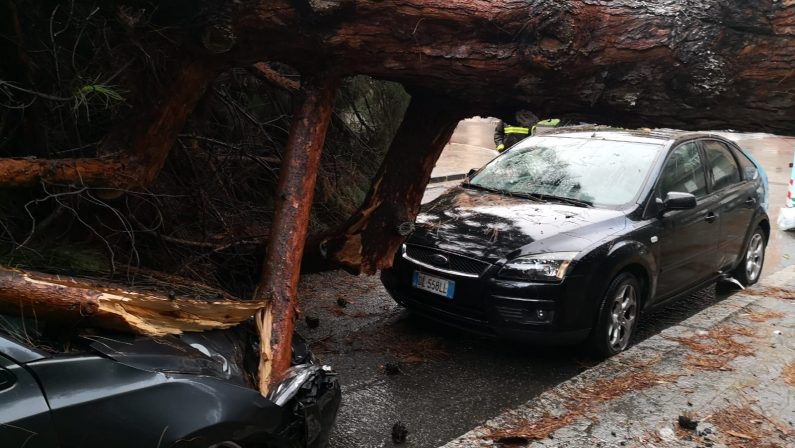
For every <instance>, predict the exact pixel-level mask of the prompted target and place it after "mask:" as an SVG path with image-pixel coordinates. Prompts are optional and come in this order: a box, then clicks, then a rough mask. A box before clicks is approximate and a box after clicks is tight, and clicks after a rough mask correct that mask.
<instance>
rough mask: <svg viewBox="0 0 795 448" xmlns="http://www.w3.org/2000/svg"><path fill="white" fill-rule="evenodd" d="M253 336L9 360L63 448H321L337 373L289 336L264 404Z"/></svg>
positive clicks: (199, 337) (183, 339)
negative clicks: (32, 384) (36, 395)
mask: <svg viewBox="0 0 795 448" xmlns="http://www.w3.org/2000/svg"><path fill="white" fill-rule="evenodd" d="M254 336H255V335H254V332H253V331H252V330H251V329H250V328H247V326H246V325H241V326H239V327H238V328H235V329H231V330H219V331H211V332H205V333H188V334H184V335H180V336H166V337H156V338H155V337H132V336H126V335H117V334H106V333H101V334H92V335H83V336H82V337H81V338H80V339H83V340H84V341H86V343H84V344H82V345H81V347H79V349H78V350H76V351H72V352H60V353H50V354H48V356H45V357H40V358H38V359H32V360H17V363H18V364H20V365H21V366H23V367H24V369H25V370H26V371H29V372H31V374H32V375H33V376H34V377H35V378H36V381H37V382H38V384H39V385H40V387H41V391H42V395H43V397H45V398H46V401H47V403H48V404H49V408H50V412H49V413H50V416H51V418H50V421H51V426H52V427H51V428H49V432H48V433H50V434H53V433H54V434H57V437H58V440H59V441H60V444H61V445H62V446H114V447H130V448H132V447H140V446H159V447H203V448H207V447H218V448H222V447H223V448H237V447H242V448H247V447H267V448H288V447H289V448H294V447H307V448H323V447H325V446H327V444H328V439H329V434H330V432H331V429H332V427H333V425H334V422H335V419H336V415H337V411H338V408H339V404H340V386H339V382H338V380H337V376H336V374H335V373H334V372H333V371H332V370H331V368H329V367H328V366H323V365H321V364H319V363H318V362H317V360H316V359H315V358H314V356H313V355H312V354H311V352H309V350H308V349H307V346H306V343H305V342H304V341H303V340H302V339H301V338H300V337H299V336H297V335H296V337H295V338H294V343H293V366H292V368H291V369H290V370H289V372H288V375H287V376H286V377H285V379H284V380H283V381H282V383H281V384H279V385H278V386H277V387H275V388H274V389H273V390H272V392H271V393H270V394H269V395H268V396H267V397H264V396H262V395H261V394H260V393H259V391H258V390H257V388H256V383H255V379H254V376H253V374H252V373H250V372H256V368H255V367H254V366H256V363H257V359H256V358H255V357H256V354H257V353H258V347H257V346H256V341H257V338H256V337H254ZM6 356H8V354H6ZM0 423H3V422H0ZM28 429H29V430H30V431H36V432H38V431H42V429H43V428H28ZM33 446H35V444H34V445H33Z"/></svg>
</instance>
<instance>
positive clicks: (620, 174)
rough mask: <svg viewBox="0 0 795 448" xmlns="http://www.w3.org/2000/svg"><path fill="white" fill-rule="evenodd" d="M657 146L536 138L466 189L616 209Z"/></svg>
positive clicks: (630, 194) (632, 192) (631, 195)
mask: <svg viewBox="0 0 795 448" xmlns="http://www.w3.org/2000/svg"><path fill="white" fill-rule="evenodd" d="M661 149H662V145H655V144H646V143H635V142H615V141H604V140H595V139H582V138H565V137H536V138H530V139H527V140H525V141H524V142H522V143H521V144H520V145H519V146H517V147H515V148H513V149H511V150H510V151H509V152H507V153H506V154H505V155H504V156H502V157H499V158H497V159H495V160H494V161H493V162H492V163H490V164H489V165H487V166H486V167H485V168H483V170H482V171H481V172H480V173H478V174H477V175H476V176H475V177H474V178H473V179H472V181H471V182H470V186H473V187H475V188H482V189H486V190H492V191H496V192H500V193H503V194H510V195H515V196H527V197H531V198H535V199H539V200H553V201H554V200H557V201H563V202H576V203H577V205H597V206H606V207H616V206H621V205H624V204H627V203H629V202H631V201H632V200H633V199H635V196H636V195H637V194H638V191H639V190H640V187H641V186H642V185H643V182H644V180H645V179H646V176H647V175H648V174H649V170H650V169H651V167H652V165H653V164H654V160H655V158H656V157H657V154H658V153H659V152H660V150H661Z"/></svg>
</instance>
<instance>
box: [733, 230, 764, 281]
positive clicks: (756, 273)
mask: <svg viewBox="0 0 795 448" xmlns="http://www.w3.org/2000/svg"><path fill="white" fill-rule="evenodd" d="M764 264H765V232H764V230H762V228H761V227H757V228H756V230H754V233H753V234H752V235H751V238H749V239H748V245H747V246H746V247H745V255H744V256H743V259H742V261H740V265H739V266H737V269H735V271H734V278H736V279H737V280H739V281H740V283H742V284H743V286H751V285H753V284H754V283H756V282H758V281H759V277H760V276H761V274H762V266H763V265H764Z"/></svg>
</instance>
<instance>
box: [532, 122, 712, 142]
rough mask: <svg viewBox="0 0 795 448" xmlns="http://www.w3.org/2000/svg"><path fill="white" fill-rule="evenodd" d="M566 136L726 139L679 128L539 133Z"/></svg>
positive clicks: (590, 128) (628, 139) (576, 128)
mask: <svg viewBox="0 0 795 448" xmlns="http://www.w3.org/2000/svg"><path fill="white" fill-rule="evenodd" d="M539 136H540V137H546V136H550V137H552V136H554V137H564V138H593V139H601V140H608V141H617V142H633V143H646V144H656V145H660V144H666V143H674V142H677V141H681V140H689V139H691V138H704V137H709V138H716V139H720V140H723V141H725V140H726V139H725V138H723V137H721V136H720V135H717V134H714V133H710V132H703V131H702V132H697V131H681V130H678V129H613V128H608V127H604V126H588V127H580V126H574V127H569V128H558V129H556V130H554V131H553V132H549V133H545V134H541V135H539Z"/></svg>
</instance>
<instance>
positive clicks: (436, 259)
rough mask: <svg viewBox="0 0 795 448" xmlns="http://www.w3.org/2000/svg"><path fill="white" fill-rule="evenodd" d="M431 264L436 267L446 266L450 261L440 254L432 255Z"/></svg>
mask: <svg viewBox="0 0 795 448" xmlns="http://www.w3.org/2000/svg"><path fill="white" fill-rule="evenodd" d="M431 263H433V264H435V265H436V266H447V265H448V263H450V260H448V259H447V257H445V256H444V255H442V254H433V255H431Z"/></svg>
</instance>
